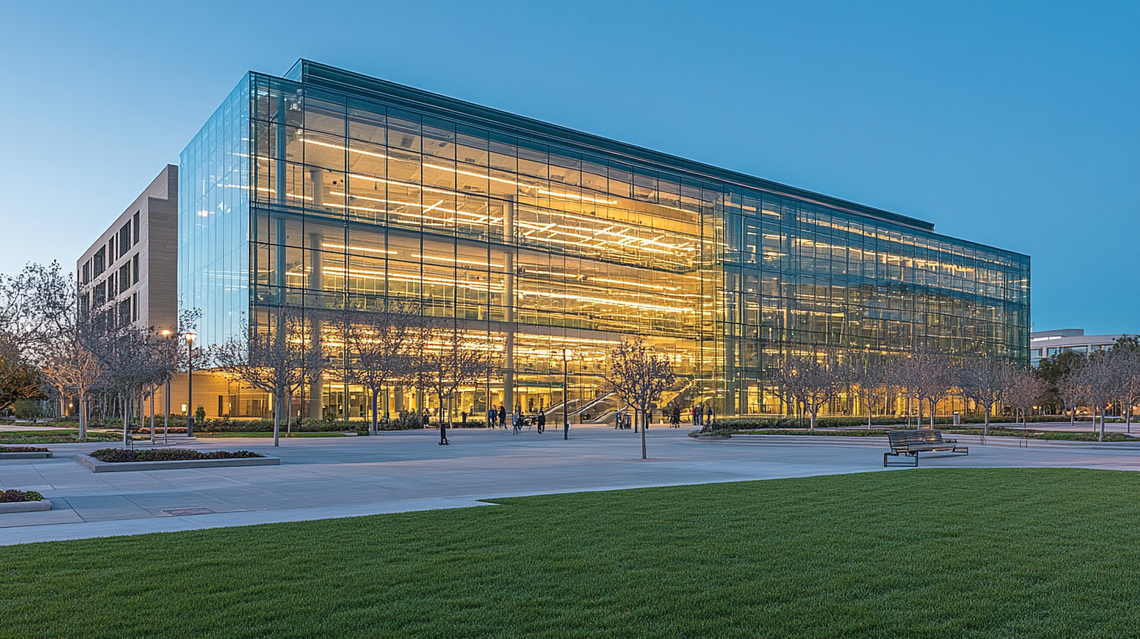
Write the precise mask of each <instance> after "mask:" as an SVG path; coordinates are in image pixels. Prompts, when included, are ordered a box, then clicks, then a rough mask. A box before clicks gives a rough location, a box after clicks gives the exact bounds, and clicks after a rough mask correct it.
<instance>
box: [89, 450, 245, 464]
mask: <svg viewBox="0 0 1140 639" xmlns="http://www.w3.org/2000/svg"><path fill="white" fill-rule="evenodd" d="M89 455H90V456H91V457H94V458H95V459H98V460H99V461H101V462H108V463H122V462H165V461H190V460H196V459H247V458H250V457H264V456H265V455H261V454H258V453H255V452H253V451H248V450H232V451H231V450H214V451H210V452H208V453H203V452H202V451H198V450H190V449H184V448H155V449H153V450H145V449H144V450H129V449H122V448H100V449H99V450H97V451H94V452H92V453H89Z"/></svg>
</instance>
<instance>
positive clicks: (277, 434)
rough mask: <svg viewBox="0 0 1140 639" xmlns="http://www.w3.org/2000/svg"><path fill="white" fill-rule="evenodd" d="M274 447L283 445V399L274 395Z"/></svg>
mask: <svg viewBox="0 0 1140 639" xmlns="http://www.w3.org/2000/svg"><path fill="white" fill-rule="evenodd" d="M273 445H274V446H280V445H281V398H280V397H278V395H277V393H273Z"/></svg>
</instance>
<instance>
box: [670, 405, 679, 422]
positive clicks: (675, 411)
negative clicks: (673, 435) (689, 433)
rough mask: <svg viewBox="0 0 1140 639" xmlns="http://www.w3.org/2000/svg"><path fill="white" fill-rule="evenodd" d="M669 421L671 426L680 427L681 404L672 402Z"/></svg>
mask: <svg viewBox="0 0 1140 639" xmlns="http://www.w3.org/2000/svg"><path fill="white" fill-rule="evenodd" d="M669 421H670V422H672V424H673V428H680V427H681V406H680V405H679V404H673V416H672V419H670V420H669Z"/></svg>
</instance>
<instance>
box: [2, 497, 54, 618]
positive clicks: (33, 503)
mask: <svg viewBox="0 0 1140 639" xmlns="http://www.w3.org/2000/svg"><path fill="white" fill-rule="evenodd" d="M39 510H51V502H50V501H48V500H46V499H44V496H43V495H41V494H39V493H37V492H36V491H34V490H29V491H23V490H16V489H15V488H9V489H8V490H5V491H4V492H3V493H0V515H4V514H8V513H27V512H34V511H39ZM0 634H2V633H0Z"/></svg>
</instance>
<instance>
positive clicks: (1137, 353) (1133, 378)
mask: <svg viewBox="0 0 1140 639" xmlns="http://www.w3.org/2000/svg"><path fill="white" fill-rule="evenodd" d="M1109 355H1110V359H1111V360H1112V376H1113V383H1112V385H1111V386H1112V388H1113V390H1114V391H1115V395H1116V400H1117V401H1118V402H1119V403H1120V414H1121V416H1122V417H1124V420H1125V425H1126V428H1127V430H1128V432H1129V433H1131V432H1132V405H1133V404H1135V403H1136V401H1137V400H1140V343H1138V342H1137V340H1136V338H1135V337H1129V338H1123V339H1118V340H1116V344H1115V345H1114V346H1113V347H1112V350H1111V351H1109Z"/></svg>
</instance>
